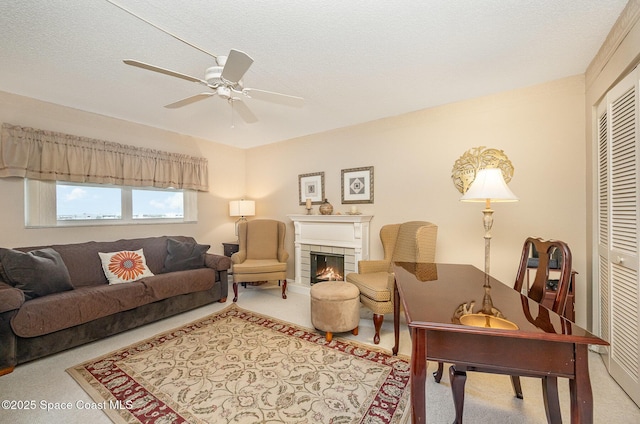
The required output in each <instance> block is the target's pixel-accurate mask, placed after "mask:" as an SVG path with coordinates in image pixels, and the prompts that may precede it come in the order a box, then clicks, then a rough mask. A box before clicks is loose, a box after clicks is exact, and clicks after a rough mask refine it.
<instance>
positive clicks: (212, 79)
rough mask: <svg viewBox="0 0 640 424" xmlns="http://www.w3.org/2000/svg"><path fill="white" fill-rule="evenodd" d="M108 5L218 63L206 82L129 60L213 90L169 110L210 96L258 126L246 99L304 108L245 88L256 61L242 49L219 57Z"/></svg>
mask: <svg viewBox="0 0 640 424" xmlns="http://www.w3.org/2000/svg"><path fill="white" fill-rule="evenodd" d="M107 2H109V3H111V4H113V5H114V6H116V7H117V8H119V9H121V10H123V11H125V12H127V13H129V14H130V15H132V16H134V17H135V18H137V19H139V20H141V21H143V22H145V23H147V24H149V25H151V26H153V27H154V28H157V29H159V30H160V31H162V32H164V33H165V34H167V35H170V36H171V37H173V38H175V39H176V40H178V41H180V42H182V43H185V44H187V45H188V46H190V47H193V48H195V49H196V50H199V51H201V52H203V53H205V54H207V55H209V56H211V57H213V58H214V59H215V60H216V65H215V66H211V67H209V68H207V69H206V70H205V72H204V79H202V78H197V77H192V76H190V75H186V74H183V73H181V72H176V71H172V70H170V69H165V68H161V67H159V66H155V65H150V64H148V63H144V62H140V61H137V60H133V59H126V60H124V63H126V64H127V65H131V66H135V67H138V68H142V69H146V70H149V71H153V72H158V73H161V74H165V75H169V76H171V77H176V78H181V79H184V80H187V81H191V82H196V83H198V84H202V85H204V86H206V87H208V88H209V89H211V91H206V92H203V93H200V94H196V95H194V96H190V97H187V98H184V99H182V100H178V101H177V102H174V103H171V104H168V105H166V106H165V107H166V108H169V109H177V108H180V107H183V106H187V105H190V104H191V103H195V102H197V101H200V100H204V99H206V98H208V97H211V96H215V95H217V96H218V97H221V98H223V99H225V100H227V101H228V102H229V104H230V105H231V106H232V107H233V108H234V109H235V110H236V111H237V112H238V114H239V115H240V117H241V118H242V119H243V120H244V121H245V122H247V123H254V122H257V121H258V118H257V117H256V116H255V115H254V114H253V112H251V109H249V107H248V106H247V105H246V104H245V103H244V102H243V99H244V98H251V99H259V100H265V101H269V102H273V103H279V104H283V105H287V106H296V107H301V106H302V105H303V104H304V99H303V98H302V97H296V96H290V95H287V94H281V93H275V92H273V91H265V90H258V89H255V88H245V87H244V84H243V82H242V77H243V76H244V74H245V73H246V72H247V71H248V70H249V67H250V66H251V64H252V63H253V59H252V58H251V57H250V56H249V55H248V54H246V53H244V52H241V51H240V50H234V49H232V50H231V51H230V52H229V55H228V56H218V55H214V54H212V53H209V52H208V51H206V50H204V49H202V48H200V47H198V46H196V45H195V44H192V43H190V42H188V41H186V40H184V39H182V38H180V37H178V36H177V35H175V34H173V33H171V32H169V31H167V30H166V29H164V28H161V27H160V26H158V25H156V24H154V23H153V22H150V21H149V20H147V19H144V18H142V17H140V16H138V15H136V14H135V13H133V12H132V11H130V10H128V9H127V8H125V7H123V6H121V5H119V4H117V3H116V2H114V1H113V0H107Z"/></svg>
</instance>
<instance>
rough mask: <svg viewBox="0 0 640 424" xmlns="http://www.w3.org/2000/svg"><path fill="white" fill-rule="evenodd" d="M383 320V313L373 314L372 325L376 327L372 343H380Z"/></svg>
mask: <svg viewBox="0 0 640 424" xmlns="http://www.w3.org/2000/svg"><path fill="white" fill-rule="evenodd" d="M383 321H384V315H381V314H373V327H374V328H375V329H376V334H375V335H374V336H373V343H374V344H378V343H380V329H381V328H382V322H383Z"/></svg>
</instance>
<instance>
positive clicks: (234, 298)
mask: <svg viewBox="0 0 640 424" xmlns="http://www.w3.org/2000/svg"><path fill="white" fill-rule="evenodd" d="M233 301H234V302H237V301H238V283H236V282H235V281H234V282H233Z"/></svg>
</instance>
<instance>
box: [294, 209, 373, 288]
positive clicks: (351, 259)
mask: <svg viewBox="0 0 640 424" xmlns="http://www.w3.org/2000/svg"><path fill="white" fill-rule="evenodd" d="M289 218H291V220H292V221H293V224H294V230H295V240H294V242H295V243H294V244H295V257H294V258H295V275H296V280H295V283H296V284H299V285H304V286H307V287H309V286H311V284H313V282H312V281H313V277H312V274H313V275H314V276H315V274H316V272H315V271H314V272H311V267H312V260H311V253H316V254H317V253H321V254H325V255H326V254H329V255H340V256H342V257H343V258H344V264H343V266H344V268H343V270H342V272H341V274H342V278H343V279H344V278H346V275H347V274H349V273H351V272H356V271H357V269H358V261H361V260H366V259H369V221H371V218H373V216H372V215H289ZM314 266H316V267H317V266H318V265H314ZM334 278H335V277H334ZM316 282H317V281H316Z"/></svg>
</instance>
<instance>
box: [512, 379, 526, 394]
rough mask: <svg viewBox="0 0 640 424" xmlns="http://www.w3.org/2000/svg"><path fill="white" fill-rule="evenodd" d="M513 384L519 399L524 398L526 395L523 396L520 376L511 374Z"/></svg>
mask: <svg viewBox="0 0 640 424" xmlns="http://www.w3.org/2000/svg"><path fill="white" fill-rule="evenodd" d="M511 386H513V393H514V394H515V397H517V398H518V399H524V396H522V386H521V385H520V377H519V376H517V375H512V376H511Z"/></svg>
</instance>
